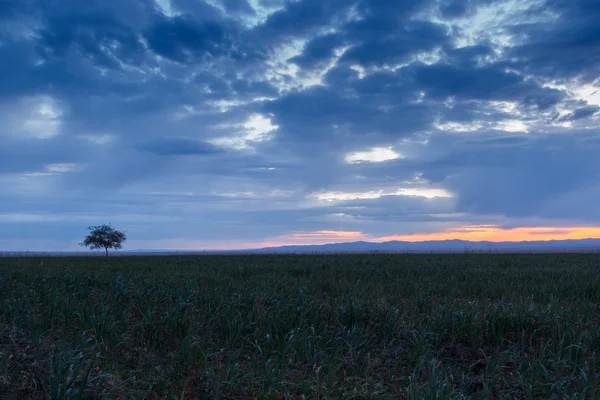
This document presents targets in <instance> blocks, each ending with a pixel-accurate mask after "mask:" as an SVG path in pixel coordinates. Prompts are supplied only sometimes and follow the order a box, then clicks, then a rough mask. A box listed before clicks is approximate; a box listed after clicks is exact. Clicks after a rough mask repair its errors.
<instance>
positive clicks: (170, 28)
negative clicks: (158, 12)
mask: <svg viewBox="0 0 600 400" xmlns="http://www.w3.org/2000/svg"><path fill="white" fill-rule="evenodd" d="M232 34H233V33H232V32H229V31H228V28H227V27H226V26H224V25H222V24H220V23H218V22H215V21H196V20H194V19H192V18H189V17H184V16H177V17H174V18H162V19H161V20H159V21H158V22H156V23H155V24H154V25H153V26H152V27H151V28H150V30H149V31H148V33H147V34H146V39H147V40H148V46H149V47H150V49H152V50H153V51H154V52H155V53H157V54H159V55H161V56H163V57H166V58H169V59H171V60H173V61H178V62H182V63H185V62H191V61H194V60H207V59H209V58H211V57H218V56H234V53H233V48H234V38H233V37H232ZM235 56H239V54H235Z"/></svg>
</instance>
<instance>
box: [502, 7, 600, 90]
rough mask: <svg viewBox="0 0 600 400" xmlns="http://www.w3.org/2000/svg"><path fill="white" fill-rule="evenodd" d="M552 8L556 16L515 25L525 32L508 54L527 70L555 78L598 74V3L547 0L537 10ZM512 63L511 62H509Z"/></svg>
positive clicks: (599, 64) (520, 32) (587, 78)
mask: <svg viewBox="0 0 600 400" xmlns="http://www.w3.org/2000/svg"><path fill="white" fill-rule="evenodd" d="M548 10H549V11H551V12H555V13H556V14H558V18H557V19H556V20H553V21H550V22H540V23H534V24H525V25H521V26H517V27H515V28H514V30H515V31H516V33H518V34H521V35H525V37H526V39H525V41H524V42H523V43H521V44H520V45H518V46H516V47H514V48H511V49H510V51H509V53H508V57H511V58H516V61H514V65H515V66H516V67H517V68H520V69H522V70H524V71H527V72H528V73H532V74H536V75H542V76H546V77H549V78H554V79H563V78H573V77H579V78H580V79H583V80H586V81H593V80H595V79H597V78H598V69H599V68H600V25H599V24H598V20H599V19H600V3H598V2H597V1H595V0H573V1H570V0H548V1H547V2H546V3H544V4H543V5H540V8H539V9H537V10H536V12H542V11H548ZM511 63H513V62H511Z"/></svg>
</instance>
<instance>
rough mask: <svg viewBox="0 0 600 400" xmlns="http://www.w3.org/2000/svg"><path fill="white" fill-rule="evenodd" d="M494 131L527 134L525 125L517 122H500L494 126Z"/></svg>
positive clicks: (527, 130)
mask: <svg viewBox="0 0 600 400" xmlns="http://www.w3.org/2000/svg"><path fill="white" fill-rule="evenodd" d="M496 129H499V130H501V131H506V132H529V127H528V126H527V124H526V123H525V122H523V121H519V120H507V121H501V122H499V123H498V124H497V125H496Z"/></svg>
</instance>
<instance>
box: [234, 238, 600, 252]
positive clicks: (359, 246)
mask: <svg viewBox="0 0 600 400" xmlns="http://www.w3.org/2000/svg"><path fill="white" fill-rule="evenodd" d="M243 251H244V252H248V253H372V252H380V253H404V252H407V253H420V252H451V253H456V252H464V251H490V252H574V251H585V252H590V251H600V239H581V240H550V241H534V242H471V241H466V240H435V241H425V242H402V241H391V242H382V243H373V242H351V243H334V244H324V245H306V246H281V247H268V248H262V249H255V250H243Z"/></svg>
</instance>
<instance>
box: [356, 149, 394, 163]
mask: <svg viewBox="0 0 600 400" xmlns="http://www.w3.org/2000/svg"><path fill="white" fill-rule="evenodd" d="M398 158H403V156H402V155H400V154H399V153H397V152H396V151H394V150H393V149H392V148H391V147H373V148H372V149H371V150H367V151H357V152H354V153H349V154H347V155H346V158H345V160H346V162H347V163H349V164H357V163H361V162H372V163H378V162H384V161H389V160H396V159H398Z"/></svg>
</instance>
